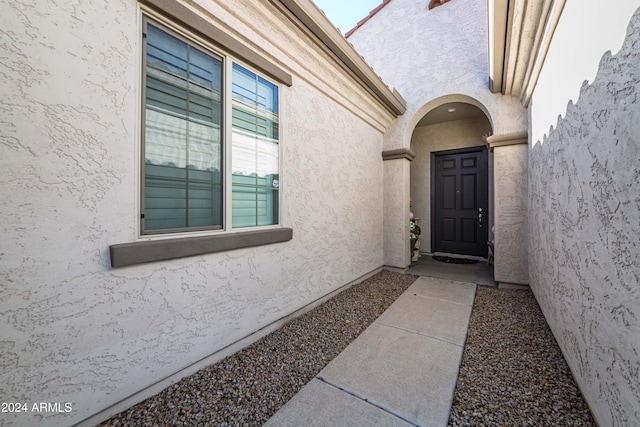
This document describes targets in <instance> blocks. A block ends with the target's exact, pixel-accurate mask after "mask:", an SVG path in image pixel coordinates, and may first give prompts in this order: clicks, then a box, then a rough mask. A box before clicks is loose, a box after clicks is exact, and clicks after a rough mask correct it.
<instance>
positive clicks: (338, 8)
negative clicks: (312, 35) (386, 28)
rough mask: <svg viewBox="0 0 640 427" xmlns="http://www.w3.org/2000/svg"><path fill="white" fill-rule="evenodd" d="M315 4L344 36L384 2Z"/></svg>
mask: <svg viewBox="0 0 640 427" xmlns="http://www.w3.org/2000/svg"><path fill="white" fill-rule="evenodd" d="M313 2H314V3H315V4H316V5H317V6H318V7H319V8H320V9H321V10H322V11H323V12H324V13H325V15H327V17H328V18H329V20H330V21H331V22H332V23H333V25H335V26H336V27H338V29H339V30H340V31H341V32H342V34H344V33H346V32H347V31H349V30H350V29H352V28H353V27H355V26H356V24H357V23H358V21H360V20H361V19H362V18H364V17H365V16H367V15H368V14H369V12H371V11H372V10H373V9H375V8H376V7H377V6H378V5H379V4H381V3H382V0H313Z"/></svg>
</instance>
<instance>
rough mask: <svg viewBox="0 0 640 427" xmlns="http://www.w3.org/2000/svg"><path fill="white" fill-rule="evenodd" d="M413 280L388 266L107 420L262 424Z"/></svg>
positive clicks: (117, 423) (123, 422)
mask: <svg viewBox="0 0 640 427" xmlns="http://www.w3.org/2000/svg"><path fill="white" fill-rule="evenodd" d="M415 279H416V277H415V276H410V275H404V274H399V273H393V272H390V271H386V270H383V271H382V272H380V273H378V274H376V275H375V276H373V277H371V278H369V279H367V280H365V281H363V282H361V283H359V284H357V285H354V286H352V287H351V288H349V289H347V290H345V291H343V292H341V293H339V294H338V295H336V296H335V297H334V298H332V299H331V300H329V301H327V302H325V303H324V304H322V305H320V306H318V307H316V308H315V309H313V310H312V311H310V312H308V313H306V314H304V315H302V316H300V317H298V318H296V319H294V320H292V321H291V322H289V323H287V324H286V325H284V326H283V327H282V328H280V329H278V330H277V331H275V332H273V333H271V334H269V335H267V336H266V337H264V338H262V339H261V340H259V341H257V342H255V343H254V344H252V345H251V346H249V347H247V348H245V349H243V350H241V351H239V352H237V353H235V354H234V355H232V356H229V357H227V358H225V359H223V360H221V361H220V362H218V363H216V364H214V365H211V366H209V367H207V368H205V369H202V370H200V371H198V372H196V373H195V374H193V375H191V376H189V377H186V378H183V379H182V380H181V381H179V382H177V383H176V384H173V385H172V386H170V387H168V388H167V389H165V390H163V391H162V392H160V393H158V394H156V395H155V396H152V397H150V398H148V399H147V400H145V401H143V402H141V403H139V404H138V405H135V406H134V407H132V408H130V409H129V410H127V411H125V412H122V413H120V414H118V415H116V416H115V417H113V418H111V419H110V420H108V421H106V422H104V423H103V424H102V425H103V426H165V425H167V426H207V425H208V426H259V425H262V424H263V423H264V422H266V421H267V420H268V419H269V418H271V416H272V415H273V414H275V413H276V411H277V410H278V409H279V408H280V407H281V406H282V405H284V404H285V403H286V402H287V401H288V400H289V399H291V398H292V397H293V396H294V395H295V394H296V393H297V392H298V391H300V389H302V387H304V386H305V385H306V384H307V383H308V382H309V381H310V380H311V379H312V378H313V377H314V376H315V375H316V374H317V373H318V372H320V370H322V368H324V367H325V365H327V363H329V362H330V361H331V360H333V359H334V358H335V357H336V356H337V355H338V354H340V352H341V351H342V350H344V348H345V347H346V346H347V345H348V344H349V343H351V341H353V340H354V339H355V338H356V337H357V336H358V335H360V334H361V333H362V332H363V331H364V330H365V329H366V328H367V327H368V326H369V325H370V324H371V323H373V321H374V320H375V319H376V318H378V317H379V316H380V315H381V314H382V312H383V311H384V310H386V309H387V307H389V306H390V305H391V303H393V301H395V300H396V299H397V298H398V297H399V296H400V295H401V294H402V293H403V292H404V291H405V290H406V289H407V288H408V287H409V286H410V285H411V283H413V282H414V281H415Z"/></svg>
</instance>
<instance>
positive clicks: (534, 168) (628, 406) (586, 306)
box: [529, 9, 640, 426]
mask: <svg viewBox="0 0 640 427" xmlns="http://www.w3.org/2000/svg"><path fill="white" fill-rule="evenodd" d="M561 24H562V21H561ZM626 24H627V22H618V23H617V24H616V25H626ZM600 33H601V34H602V35H603V37H604V35H605V34H607V31H605V29H604V28H603V29H602V31H600ZM573 43H575V44H577V45H581V43H582V40H581V39H575V40H573ZM552 47H553V46H552ZM583 47H584V46H583ZM560 48H563V49H565V50H571V49H573V45H572V44H570V43H568V44H565V45H564V46H559V47H558V49H556V51H558V52H559V51H561V50H562V49H560ZM550 52H553V50H550ZM602 53H603V52H592V54H598V55H602ZM569 59H570V58H568V59H567V60H569ZM555 60H556V61H558V60H559V58H555ZM544 72H548V71H545V70H544V69H543V73H544ZM574 83H575V84H580V83H581V82H574ZM536 96H537V97H538V98H536ZM542 96H552V95H550V94H548V93H546V92H545V93H543V94H538V95H534V98H533V104H532V110H533V112H535V109H536V105H537V103H536V101H537V99H539V97H542ZM540 104H541V105H546V103H545V102H541V103H540ZM532 116H533V117H536V116H535V115H532ZM539 125H543V124H539ZM529 158H530V160H529V259H530V265H529V267H530V279H531V287H532V289H533V291H534V293H535V295H536V298H537V299H538V302H539V303H540V306H541V308H542V310H543V312H544V314H545V317H546V319H547V321H548V323H549V325H550V327H551V329H552V331H553V333H554V335H555V337H556V339H557V340H558V343H559V344H560V347H561V348H562V351H563V353H564V355H565V358H566V359H567V362H568V363H569V366H570V367H571V369H572V372H573V374H574V376H575V378H576V380H577V382H578V384H579V385H580V388H581V390H582V392H583V394H584V396H585V398H586V400H587V402H588V403H589V405H590V407H591V409H592V412H593V415H594V417H595V418H596V420H597V422H598V423H599V424H600V425H603V426H609V425H615V426H631V425H640V345H639V343H640V238H639V234H638V230H640V214H639V212H640V186H639V185H638V183H639V182H640V9H639V10H637V11H636V12H635V15H634V16H633V18H632V19H631V22H630V24H629V29H628V32H627V37H626V40H625V42H624V45H623V47H622V49H621V50H620V51H619V52H618V53H617V54H615V55H613V56H612V55H611V54H610V53H605V54H604V56H602V58H601V61H600V66H599V70H598V73H597V76H596V78H595V79H594V80H593V81H592V82H590V83H589V84H584V85H583V86H582V88H581V90H580V97H579V98H578V100H577V101H576V102H575V103H569V105H568V107H567V109H566V113H565V114H564V115H563V117H561V118H560V119H559V120H558V122H557V123H554V127H553V128H552V129H551V130H550V131H549V134H548V137H546V138H544V139H543V140H541V141H540V140H538V141H534V146H533V147H531V150H530V154H529Z"/></svg>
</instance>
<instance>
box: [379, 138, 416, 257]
mask: <svg viewBox="0 0 640 427" xmlns="http://www.w3.org/2000/svg"><path fill="white" fill-rule="evenodd" d="M415 157H416V155H415V154H414V153H413V152H412V151H411V150H409V149H407V148H401V149H397V150H389V151H384V152H382V159H383V160H384V201H383V202H384V264H385V265H387V266H390V267H397V268H406V267H408V266H409V265H410V264H411V254H410V253H409V252H410V248H409V244H410V242H409V197H410V193H411V190H410V172H411V168H410V164H411V161H412V160H413V159H414V158H415Z"/></svg>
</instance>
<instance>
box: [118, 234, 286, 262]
mask: <svg viewBox="0 0 640 427" xmlns="http://www.w3.org/2000/svg"><path fill="white" fill-rule="evenodd" d="M292 238H293V230H292V229H291V228H276V229H269V230H256V231H245V232H240V233H232V234H218V235H213V236H199V237H185V238H174V239H163V240H145V241H141V242H132V243H120V244H115V245H111V246H109V254H110V256H111V267H114V268H116V267H124V266H127V265H136V264H143V263H147V262H154V261H164V260H170V259H176V258H184V257H188V256H194V255H203V254H208V253H214V252H223V251H230V250H233V249H242V248H250V247H254V246H263V245H270V244H273V243H281V242H287V241H289V240H291V239H292Z"/></svg>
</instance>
